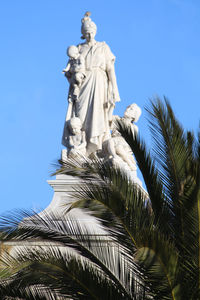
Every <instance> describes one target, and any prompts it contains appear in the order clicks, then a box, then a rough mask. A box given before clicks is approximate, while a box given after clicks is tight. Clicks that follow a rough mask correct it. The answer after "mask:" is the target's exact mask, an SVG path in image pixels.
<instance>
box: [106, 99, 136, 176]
mask: <svg viewBox="0 0 200 300" xmlns="http://www.w3.org/2000/svg"><path fill="white" fill-rule="evenodd" d="M140 115H141V109H140V107H139V106H138V105H137V104H136V103H133V104H131V105H129V106H128V107H127V108H126V110H125V112H124V117H122V118H120V117H119V116H113V119H114V121H115V120H120V119H122V120H124V122H125V124H126V125H127V126H128V127H130V128H131V130H132V133H133V135H137V133H138V127H137V125H135V123H136V122H137V121H138V119H139V117H140ZM107 148H108V153H109V155H110V156H111V157H112V159H113V160H114V161H115V162H120V161H122V162H125V163H126V164H127V166H128V167H129V169H130V170H131V171H132V172H134V173H135V178H136V177H137V174H136V170H137V167H136V162H135V159H134V158H133V152H132V150H131V148H130V146H129V145H128V144H127V142H126V141H125V139H124V138H123V137H122V136H121V134H120V133H119V132H118V131H117V130H116V128H115V127H114V128H113V130H112V135H111V139H109V140H108V141H107Z"/></svg>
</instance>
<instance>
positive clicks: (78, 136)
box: [66, 117, 86, 158]
mask: <svg viewBox="0 0 200 300" xmlns="http://www.w3.org/2000/svg"><path fill="white" fill-rule="evenodd" d="M68 128H69V134H68V136H67V138H66V144H67V157H70V158H75V157H77V156H79V157H81V156H85V155H86V140H85V132H84V131H83V130H82V124H81V120H80V119H79V118H76V117H73V118H71V119H70V120H69V123H68Z"/></svg>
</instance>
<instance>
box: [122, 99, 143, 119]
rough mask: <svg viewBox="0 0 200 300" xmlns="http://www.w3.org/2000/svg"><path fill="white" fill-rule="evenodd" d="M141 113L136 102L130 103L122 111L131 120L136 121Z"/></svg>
mask: <svg viewBox="0 0 200 300" xmlns="http://www.w3.org/2000/svg"><path fill="white" fill-rule="evenodd" d="M140 115H141V109H140V107H139V106H137V104H135V103H134V104H131V105H129V106H128V107H127V109H126V110H125V112H124V117H125V118H129V119H132V121H134V122H137V121H138V119H139V117H140Z"/></svg>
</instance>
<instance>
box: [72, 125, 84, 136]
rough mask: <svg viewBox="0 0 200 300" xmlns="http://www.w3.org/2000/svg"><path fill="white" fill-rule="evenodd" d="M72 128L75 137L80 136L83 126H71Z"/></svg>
mask: <svg viewBox="0 0 200 300" xmlns="http://www.w3.org/2000/svg"><path fill="white" fill-rule="evenodd" d="M70 127H71V132H72V134H74V135H76V134H79V133H80V132H81V126H79V125H78V124H71V125H70Z"/></svg>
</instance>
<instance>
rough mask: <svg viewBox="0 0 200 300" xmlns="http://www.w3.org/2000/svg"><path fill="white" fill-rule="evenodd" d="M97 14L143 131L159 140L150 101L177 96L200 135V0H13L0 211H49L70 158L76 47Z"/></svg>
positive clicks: (3, 93)
mask: <svg viewBox="0 0 200 300" xmlns="http://www.w3.org/2000/svg"><path fill="white" fill-rule="evenodd" d="M88 10H89V11H91V12H92V19H93V21H94V22H95V23H96V24H97V28H98V32H97V36H96V39H97V40H99V41H106V42H107V43H108V45H109V46H110V48H111V50H112V52H113V53H114V54H115V56H116V74H117V81H118V87H119V91H120V96H121V102H120V103H118V104H117V106H116V109H115V114H119V115H122V114H123V112H124V110H125V108H126V106H127V105H128V104H130V103H133V102H136V103H137V104H138V105H139V106H140V107H141V108H142V110H143V114H142V116H141V118H140V120H139V122H138V126H139V130H140V133H141V135H142V136H143V137H144V139H146V140H147V142H148V144H149V146H151V140H150V137H149V131H148V125H147V121H146V116H147V115H146V113H145V111H144V107H145V106H146V105H148V103H149V99H150V98H152V97H154V96H155V95H159V96H160V97H162V96H163V95H165V96H167V97H168V98H169V100H170V102H171V104H172V107H173V109H174V111H175V113H176V115H177V117H178V118H179V120H180V121H181V122H182V124H183V125H184V127H185V128H188V129H194V131H196V129H197V127H198V125H199V119H200V118H199V115H200V113H199V110H200V104H199V103H200V1H199V0H140V1H138V0H137V1H136V0H124V1H121V0H115V1H113V0H110V1H105V0H101V1H94V0H92V1H90V0H84V1H83V0H77V1H67V0H42V1H41V0H34V1H33V0H29V1H27V0H18V1H16V0H6V1H5V0H4V1H1V3H0V36H1V47H0V61H1V64H0V66H1V72H0V82H1V89H0V97H1V102H0V114H1V117H0V131H1V148H0V151H1V155H0V166H1V175H0V176H1V178H0V188H1V202H0V203H1V205H0V213H2V212H5V211H7V210H11V209H13V208H28V209H29V208H35V209H42V208H45V207H46V206H47V205H48V204H49V203H50V201H51V199H52V196H53V191H52V189H51V187H50V186H49V185H48V184H47V183H46V180H47V179H49V178H50V174H51V172H52V171H53V170H54V168H53V167H52V164H53V163H54V162H56V160H57V159H58V158H59V156H60V152H61V149H62V146H61V136H62V129H63V123H64V119H65V113H66V108H67V101H66V99H67V90H68V84H67V81H66V80H65V78H64V77H63V75H62V74H61V71H62V69H63V67H65V65H66V62H67V56H66V48H67V47H68V46H69V45H72V44H78V43H79V42H80V41H81V40H80V36H81V33H80V25H81V18H82V16H83V14H84V13H85V11H88Z"/></svg>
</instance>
